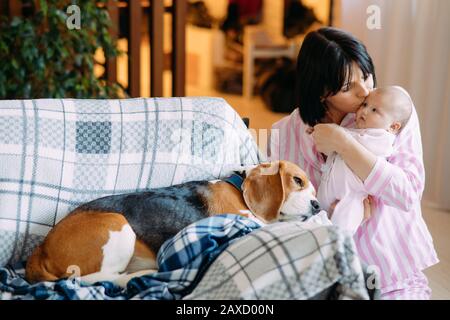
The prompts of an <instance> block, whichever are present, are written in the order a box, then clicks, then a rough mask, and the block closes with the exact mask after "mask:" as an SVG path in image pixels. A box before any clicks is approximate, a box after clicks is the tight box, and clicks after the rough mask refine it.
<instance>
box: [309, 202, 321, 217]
mask: <svg viewBox="0 0 450 320" xmlns="http://www.w3.org/2000/svg"><path fill="white" fill-rule="evenodd" d="M311 206H312V207H313V214H318V213H319V212H320V210H321V209H320V204H319V201H317V200H311Z"/></svg>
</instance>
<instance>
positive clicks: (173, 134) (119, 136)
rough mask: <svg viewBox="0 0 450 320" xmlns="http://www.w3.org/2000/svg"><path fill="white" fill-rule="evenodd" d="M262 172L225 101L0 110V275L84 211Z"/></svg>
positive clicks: (20, 104)
mask: <svg viewBox="0 0 450 320" xmlns="http://www.w3.org/2000/svg"><path fill="white" fill-rule="evenodd" d="M258 162H259V158H258V149H257V147H256V144H255V142H254V140H253V139H252V136H251V135H250V133H249V132H248V130H247V128H246V127H245V124H244V123H243V122H242V120H241V118H240V117H239V115H238V114H237V113H236V112H235V111H234V109H232V108H231V107H230V106H229V105H228V104H227V103H226V101H225V100H223V99H221V98H207V97H198V98H151V99H144V98H138V99H122V100H98V99H38V100H9V101H8V100H5V101H0V267H2V266H5V265H6V264H7V263H10V264H13V263H16V262H20V261H23V260H25V259H26V258H27V257H28V256H29V255H30V254H31V252H32V249H33V248H34V247H35V246H36V245H38V244H39V243H41V242H42V241H43V239H44V237H45V235H46V234H47V233H48V232H49V230H50V229H51V228H52V227H53V226H54V225H55V224H56V223H57V222H58V221H60V220H61V219H62V218H63V217H64V216H66V215H67V213H69V212H70V211H71V210H72V209H74V208H75V207H77V206H78V205H79V204H81V203H83V202H87V201H90V200H93V199H96V198H100V197H103V196H107V195H112V194H120V193H128V192H136V191H139V190H145V189H148V188H156V187H165V186H170V185H174V184H179V183H183V182H187V181H193V180H206V179H218V178H223V177H225V176H227V175H229V174H231V172H232V171H233V170H236V169H238V168H239V167H240V166H244V165H249V164H256V163H258Z"/></svg>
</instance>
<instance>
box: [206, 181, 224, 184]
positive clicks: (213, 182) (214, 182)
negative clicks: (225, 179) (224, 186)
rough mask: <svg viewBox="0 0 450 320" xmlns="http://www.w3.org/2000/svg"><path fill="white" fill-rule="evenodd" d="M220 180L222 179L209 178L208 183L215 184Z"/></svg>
mask: <svg viewBox="0 0 450 320" xmlns="http://www.w3.org/2000/svg"><path fill="white" fill-rule="evenodd" d="M220 181H222V180H211V181H209V183H212V184H216V183H217V182H220Z"/></svg>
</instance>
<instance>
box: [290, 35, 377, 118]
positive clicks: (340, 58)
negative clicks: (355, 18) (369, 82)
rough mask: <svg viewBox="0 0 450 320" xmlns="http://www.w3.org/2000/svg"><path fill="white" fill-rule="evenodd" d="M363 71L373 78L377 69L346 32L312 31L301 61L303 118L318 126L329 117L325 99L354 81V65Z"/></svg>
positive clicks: (298, 86)
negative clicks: (350, 81)
mask: <svg viewBox="0 0 450 320" xmlns="http://www.w3.org/2000/svg"><path fill="white" fill-rule="evenodd" d="M353 62H355V63H356V64H357V65H358V66H359V67H360V68H361V70H362V72H363V74H364V78H367V77H368V76H369V75H370V74H372V76H373V81H374V85H375V86H376V77H375V68H374V65H373V62H372V58H371V57H370V56H369V54H368V53H367V49H366V47H365V46H364V44H363V43H362V42H361V41H359V40H358V39H356V38H355V37H354V36H352V35H351V34H350V33H347V32H345V31H342V30H339V29H336V28H331V27H326V28H321V29H319V30H317V31H313V32H310V33H308V34H307V35H306V37H305V39H304V40H303V44H302V46H301V49H300V52H299V54H298V58H297V77H296V84H295V91H296V98H297V103H298V108H299V111H300V116H301V118H302V120H303V122H305V123H306V124H308V125H310V126H314V125H316V124H317V123H319V122H320V120H321V119H323V117H324V116H325V112H326V106H325V103H322V102H321V97H323V98H326V97H329V96H333V95H335V94H336V93H338V92H339V91H340V90H341V88H342V87H343V86H344V84H345V83H346V82H347V81H349V80H351V79H352V63H353Z"/></svg>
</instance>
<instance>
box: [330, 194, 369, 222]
mask: <svg viewBox="0 0 450 320" xmlns="http://www.w3.org/2000/svg"><path fill="white" fill-rule="evenodd" d="M338 203H339V200H334V202H333V203H332V204H331V205H330V209H329V210H328V219H331V217H332V216H333V212H334V208H336V205H337V204H338ZM363 206H364V217H363V221H362V222H361V224H363V223H364V222H366V221H367V220H369V219H370V218H371V217H372V212H373V211H374V209H375V208H374V206H375V201H374V200H373V198H372V196H367V198H365V199H364V200H363Z"/></svg>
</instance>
